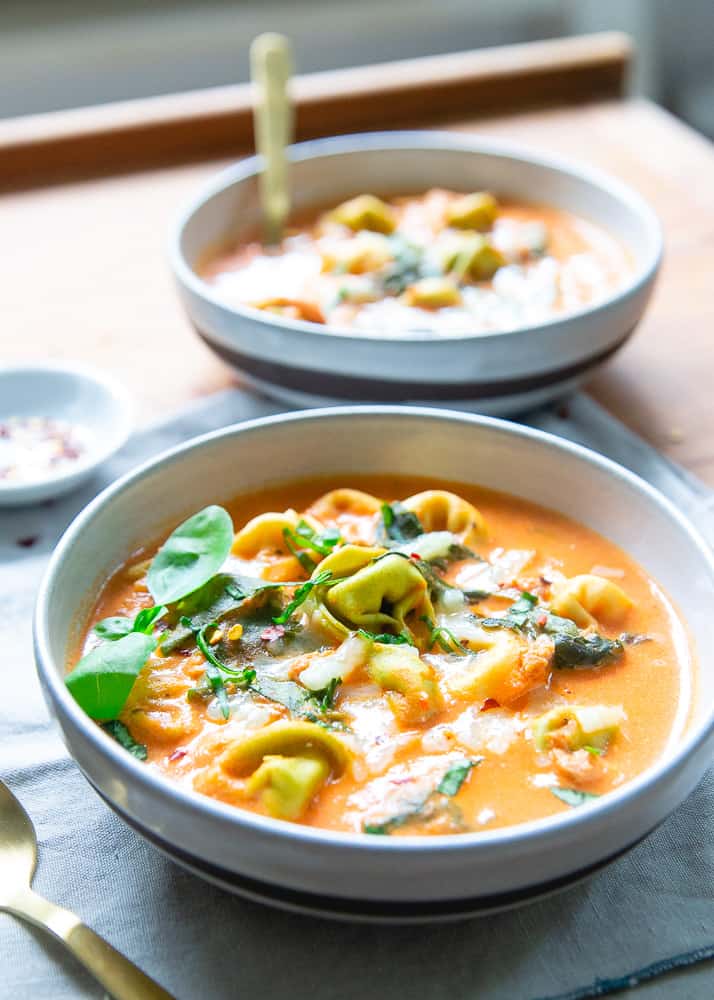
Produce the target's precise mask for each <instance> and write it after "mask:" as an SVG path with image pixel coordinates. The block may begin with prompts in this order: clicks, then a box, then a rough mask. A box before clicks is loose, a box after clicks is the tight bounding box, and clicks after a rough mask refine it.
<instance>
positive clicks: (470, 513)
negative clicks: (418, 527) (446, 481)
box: [404, 490, 486, 548]
mask: <svg viewBox="0 0 714 1000" xmlns="http://www.w3.org/2000/svg"><path fill="white" fill-rule="evenodd" d="M404 506H405V507H406V509H407V510H410V511H412V513H414V514H416V516H417V517H418V518H419V520H420V522H421V524H422V527H423V528H424V531H451V532H452V533H453V534H455V535H458V537H459V539H460V540H461V541H462V542H463V544H464V545H466V546H468V547H469V548H471V547H472V546H475V545H477V544H478V543H479V542H480V541H483V539H484V538H485V537H486V522H485V521H484V519H483V517H482V515H481V513H480V511H478V510H477V509H476V508H475V507H474V506H473V504H470V503H469V502H468V501H467V500H464V499H462V497H460V496H457V495H456V494H455V493H449V492H448V490H425V491H424V492H423V493H415V494H414V496H411V497H407V499H406V500H405V501H404Z"/></svg>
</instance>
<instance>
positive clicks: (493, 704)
mask: <svg viewBox="0 0 714 1000" xmlns="http://www.w3.org/2000/svg"><path fill="white" fill-rule="evenodd" d="M500 707H501V706H500V705H499V704H498V702H497V701H496V699H495V698H487V699H486V701H485V702H484V703H483V705H482V706H481V711H482V712H488V711H489V710H490V709H492V708H500Z"/></svg>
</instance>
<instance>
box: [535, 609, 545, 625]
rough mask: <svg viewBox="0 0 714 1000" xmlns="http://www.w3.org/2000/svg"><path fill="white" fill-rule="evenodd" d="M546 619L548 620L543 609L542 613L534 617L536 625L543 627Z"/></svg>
mask: <svg viewBox="0 0 714 1000" xmlns="http://www.w3.org/2000/svg"><path fill="white" fill-rule="evenodd" d="M547 621H548V615H547V614H546V613H545V611H544V612H543V613H542V614H540V615H538V617H537V618H536V625H537V626H538V627H539V628H543V626H544V625H545V623H546V622H547Z"/></svg>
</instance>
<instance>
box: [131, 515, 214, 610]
mask: <svg viewBox="0 0 714 1000" xmlns="http://www.w3.org/2000/svg"><path fill="white" fill-rule="evenodd" d="M232 544H233V522H232V521H231V517H230V514H229V513H228V512H227V511H225V510H224V509H223V508H222V507H217V506H215V505H212V506H210V507H205V508H204V509H203V510H200V511H199V512H198V513H197V514H194V515H193V517H189V519H188V520H187V521H184V522H183V524H180V525H179V526H178V528H176V530H175V531H174V532H172V534H171V535H169V537H168V538H167V539H166V541H165V542H164V544H163V545H162V546H161V548H160V549H159V551H158V552H157V553H156V555H155V556H154V558H153V559H152V561H151V565H150V566H149V572H148V574H147V578H146V582H147V584H148V587H149V591H150V592H151V596H152V597H153V598H154V600H155V601H156V603H157V604H173V603H174V602H176V601H180V600H181V598H182V597H186V596H187V595H188V594H192V593H193V592H194V591H195V590H198V588H199V587H201V586H203V584H204V583H206V581H207V580H209V579H210V578H211V577H212V576H213V575H214V574H215V573H217V572H218V570H219V569H220V568H221V566H222V565H223V563H224V562H225V560H226V557H227V556H228V553H229V552H230V550H231V545H232Z"/></svg>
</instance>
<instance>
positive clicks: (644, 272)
mask: <svg viewBox="0 0 714 1000" xmlns="http://www.w3.org/2000/svg"><path fill="white" fill-rule="evenodd" d="M404 149H407V150H408V149H413V150H415V151H418V150H425V149H428V150H445V151H456V152H464V153H483V154H486V155H495V156H501V157H504V158H506V159H510V160H515V161H518V162H520V163H522V164H524V165H525V166H526V167H528V166H537V167H545V168H546V169H552V170H556V171H558V172H560V173H562V174H566V175H568V176H570V177H575V178H577V179H578V180H581V181H584V182H585V183H586V184H590V185H591V186H592V187H595V188H599V189H601V190H604V191H605V192H606V193H607V194H609V195H611V196H612V197H613V198H615V199H617V200H619V201H620V202H621V203H625V204H626V205H627V207H628V208H629V209H630V210H631V211H632V212H633V213H634V214H635V215H637V216H638V217H639V219H640V220H641V222H642V223H643V224H644V226H645V228H646V230H647V238H648V253H647V255H646V257H645V260H644V262H643V264H642V265H641V266H640V267H638V268H637V269H635V271H634V272H633V273H632V275H631V277H630V280H629V281H627V282H625V284H624V285H622V286H621V287H619V288H616V289H613V291H612V292H610V293H609V294H608V295H606V296H605V297H604V298H602V299H598V300H597V301H596V302H595V303H594V304H593V305H588V306H586V307H584V308H582V309H578V310H575V311H573V312H568V313H565V314H564V315H555V316H552V317H550V318H549V319H544V320H542V321H541V322H539V323H536V324H534V325H528V326H519V327H514V328H512V329H506V330H496V331H493V332H489V333H488V334H487V335H484V334H483V333H470V334H464V333H461V334H457V333H448V332H447V333H443V334H442V333H440V334H439V335H438V336H429V335H425V334H424V333H423V332H421V333H420V332H419V331H413V330H412V331H409V330H407V331H404V332H402V333H392V332H386V333H385V332H382V331H379V330H373V331H370V330H360V331H359V333H358V334H357V333H355V330H354V328H352V327H339V326H333V325H332V324H324V325H322V324H317V323H309V322H307V321H306V320H298V319H290V318H288V317H284V316H277V315H275V314H272V313H271V314H270V316H269V317H268V316H266V315H265V313H264V312H263V311H262V310H260V309H255V308H253V307H251V306H247V305H241V304H239V303H228V302H226V301H225V300H224V299H223V298H222V297H221V296H220V295H219V294H218V293H217V291H216V290H215V287H214V286H213V285H211V284H209V283H208V282H207V281H204V279H203V278H201V277H200V276H199V275H198V274H197V273H196V272H195V270H194V269H193V268H192V267H191V265H190V264H189V263H188V261H187V260H186V258H185V256H184V253H183V250H182V243H183V235H184V232H185V230H186V227H187V226H188V225H189V223H190V222H191V221H192V219H193V218H194V217H195V216H196V215H197V214H198V213H199V212H200V211H201V210H202V208H203V207H204V205H205V204H206V203H207V202H208V201H209V200H210V199H211V198H213V197H214V196H215V195H217V194H220V193H221V192H222V191H224V190H226V189H227V188H230V187H232V186H234V185H236V184H240V183H242V182H244V181H247V180H249V179H250V178H251V177H256V176H257V175H258V174H259V173H260V169H261V166H262V158H261V157H260V156H258V155H255V156H251V157H248V158H246V159H244V160H240V161H238V162H237V163H234V164H231V165H230V166H228V167H226V168H224V169H223V170H221V171H219V172H218V173H217V174H215V175H214V176H213V177H212V178H210V179H209V180H208V181H207V182H206V183H205V184H204V185H203V187H202V188H201V189H200V190H199V191H198V193H197V194H196V195H194V197H193V198H192V199H191V201H190V202H189V203H188V204H187V205H185V206H184V207H183V208H182V209H181V211H180V212H179V213H178V215H177V217H176V218H175V221H174V225H173V228H172V231H171V235H170V239H169V245H168V257H169V263H170V265H171V269H172V271H173V273H174V276H175V278H176V280H177V281H178V282H179V284H180V285H182V286H183V287H185V288H187V289H189V290H190V291H191V292H192V293H193V294H194V295H197V296H198V297H199V298H202V299H203V300H205V301H207V302H209V303H210V304H211V305H212V306H214V307H215V308H219V309H223V310H227V311H228V312H229V313H231V314H233V315H235V316H237V317H240V318H241V319H244V320H248V321H253V322H258V323H263V324H266V325H268V326H276V327H278V328H280V329H281V330H284V331H285V332H286V334H287V335H288V336H289V335H291V334H296V333H302V334H305V335H307V336H308V337H310V338H323V337H325V336H327V335H330V336H339V337H340V338H341V339H343V340H344V341H347V342H350V341H351V342H352V343H353V344H364V343H365V341H367V342H374V341H376V342H387V343H397V344H399V343H404V344H410V345H413V344H427V345H432V344H437V345H438V344H445V343H452V342H458V343H464V344H468V343H470V342H472V341H474V340H476V341H481V340H483V339H484V337H485V336H487V337H488V339H489V340H491V339H493V338H498V337H510V338H520V337H523V336H528V335H530V334H531V333H533V331H535V330H543V329H557V328H558V327H559V326H560V327H561V328H563V329H565V328H570V327H572V323H573V321H574V320H576V319H582V318H584V317H588V318H591V317H595V318H597V317H602V316H603V314H604V313H606V312H607V311H608V310H609V309H610V308H611V307H612V306H613V305H614V304H616V303H620V302H624V301H627V300H629V299H631V298H633V297H634V296H636V295H638V294H639V293H640V292H642V290H643V289H644V288H646V287H647V286H648V285H649V284H650V283H651V282H652V281H653V280H654V278H655V276H656V274H657V272H658V270H659V268H660V265H661V263H662V257H663V254H664V237H663V230H662V225H661V223H660V221H659V219H658V217H657V215H656V214H655V212H654V210H653V209H652V208H650V206H649V204H648V203H647V202H646V201H645V199H644V198H643V197H642V196H641V195H640V194H639V193H638V192H637V191H635V190H634V188H632V187H630V186H629V185H627V184H625V183H624V182H622V181H620V180H619V179H618V178H616V177H614V176H611V175H610V174H608V173H606V172H605V171H601V170H599V169H598V168H596V167H592V166H590V165H589V164H584V163H580V162H578V161H577V160H573V159H570V158H566V157H563V156H554V155H552V154H544V153H541V152H540V151H537V150H532V149H529V148H528V147H527V146H524V145H519V144H517V143H512V142H510V141H504V140H501V139H491V138H488V139H486V138H481V137H479V136H477V135H474V136H470V135H463V134H461V133H458V132H449V131H446V130H437V131H433V132H431V131H426V130H419V129H412V130H394V131H385V132H355V133H350V134H347V135H333V136H325V137H323V138H319V139H308V140H306V141H304V142H299V143H294V144H292V145H290V146H288V147H287V151H288V157H289V159H290V161H291V162H299V163H302V162H305V161H309V160H319V159H329V158H330V157H332V156H341V155H344V154H349V153H360V152H365V151H367V152H385V151H389V150H404Z"/></svg>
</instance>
